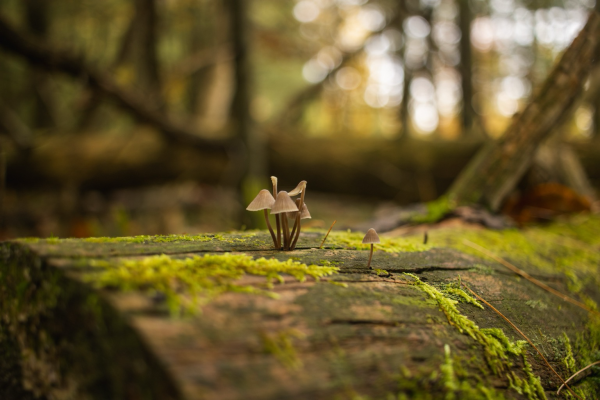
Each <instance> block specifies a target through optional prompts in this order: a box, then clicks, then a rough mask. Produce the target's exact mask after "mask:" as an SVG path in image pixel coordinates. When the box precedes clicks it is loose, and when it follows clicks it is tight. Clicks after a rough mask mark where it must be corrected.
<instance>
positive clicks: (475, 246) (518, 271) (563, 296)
mask: <svg viewBox="0 0 600 400" xmlns="http://www.w3.org/2000/svg"><path fill="white" fill-rule="evenodd" d="M463 243H464V244H466V245H467V246H469V247H471V248H473V249H475V250H478V251H480V252H482V253H483V254H485V255H486V256H488V257H490V258H493V259H494V260H496V261H498V262H499V263H500V264H502V265H504V266H505V267H506V268H508V269H510V270H511V271H513V272H514V273H515V274H518V275H521V276H522V277H523V278H525V279H527V280H528V281H529V282H531V283H533V284H534V285H537V286H539V287H541V288H542V289H544V290H546V291H548V292H550V293H552V294H553V295H555V296H557V297H560V298H561V299H563V300H564V301H568V302H569V303H571V304H574V305H576V306H577V307H580V308H583V309H584V310H586V311H588V312H591V313H593V314H596V315H598V316H600V312H598V311H596V310H592V309H591V308H589V307H588V306H586V305H585V304H583V303H581V302H579V301H577V300H575V299H573V298H571V297H569V296H567V295H566V294H563V293H561V292H559V291H558V290H556V289H553V288H551V287H550V286H548V285H546V284H545V283H542V282H540V281H538V280H537V279H535V278H534V277H533V276H531V275H529V274H528V273H527V272H525V271H523V270H522V269H519V268H517V267H515V266H514V265H512V264H511V263H509V262H508V261H506V260H504V259H503V258H500V257H498V256H496V255H494V254H493V253H492V252H491V251H489V250H487V249H486V248H484V247H481V246H480V245H478V244H476V243H473V242H471V241H470V240H467V239H464V240H463Z"/></svg>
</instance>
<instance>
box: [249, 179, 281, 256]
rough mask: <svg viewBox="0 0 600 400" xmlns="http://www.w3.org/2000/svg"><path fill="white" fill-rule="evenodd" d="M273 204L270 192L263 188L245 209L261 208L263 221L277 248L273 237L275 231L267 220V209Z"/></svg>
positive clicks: (258, 209)
mask: <svg viewBox="0 0 600 400" xmlns="http://www.w3.org/2000/svg"><path fill="white" fill-rule="evenodd" d="M274 204H275V199H274V198H273V196H272V195H271V193H270V192H269V191H268V190H267V189H263V190H261V191H260V192H258V194H257V195H256V197H255V198H254V200H252V202H250V204H248V207H246V210H248V211H260V210H263V211H264V213H265V221H267V226H268V227H269V232H270V233H271V238H272V239H273V244H274V245H275V248H277V238H276V237H275V232H273V228H272V227H271V222H270V221H269V214H268V213H267V210H269V209H270V208H271V207H273V205H274Z"/></svg>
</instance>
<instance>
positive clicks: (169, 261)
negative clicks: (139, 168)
mask: <svg viewBox="0 0 600 400" xmlns="http://www.w3.org/2000/svg"><path fill="white" fill-rule="evenodd" d="M324 233H325V232H324V231H319V232H309V233H303V234H302V235H301V237H300V241H299V243H298V248H297V250H296V251H293V252H281V251H274V250H272V249H271V247H272V244H271V243H270V242H271V241H270V236H269V234H268V232H259V233H247V232H240V233H230V234H221V235H195V236H187V235H182V236H158V237H137V238H112V239H111V238H92V239H87V240H86V239H80V240H75V239H67V240H59V239H47V240H38V239H24V240H17V241H13V242H8V243H2V244H0V273H1V274H2V279H0V313H1V315H2V316H3V318H2V319H1V320H0V327H1V328H2V330H1V332H2V335H1V336H0V351H1V352H2V353H1V354H2V357H0V371H3V372H4V373H3V374H1V375H0V382H2V383H3V384H2V385H0V397H2V398H3V399H5V398H8V399H11V397H9V395H10V394H11V393H12V395H13V396H14V397H12V398H15V399H24V398H32V397H33V396H34V395H36V396H38V397H42V398H53V399H59V400H60V399H73V398H85V399H207V400H210V399H250V398H251V399H281V398H286V399H305V398H311V399H330V398H340V399H346V398H347V399H350V398H358V397H361V398H365V397H369V398H392V397H393V398H431V399H448V398H460V399H463V398H464V399H468V398H471V399H479V398H486V397H492V398H500V396H504V398H521V397H520V395H519V393H521V394H522V393H530V394H529V398H532V399H542V398H546V396H547V397H548V398H555V396H554V395H553V393H554V392H555V391H556V390H557V389H558V386H560V381H559V380H558V378H557V377H556V376H555V375H553V374H551V373H550V372H549V370H548V368H547V366H546V365H545V363H544V362H543V361H542V359H541V358H540V357H539V355H537V353H536V352H535V350H534V349H533V348H532V347H530V346H528V345H526V344H523V343H520V344H519V343H518V342H517V341H518V340H522V339H523V338H522V337H521V336H519V335H518V334H517V333H516V331H515V330H513V329H512V328H511V327H510V326H509V325H508V324H507V323H506V322H504V320H503V319H502V318H501V317H500V316H499V315H497V314H496V313H495V312H493V311H492V310H491V309H490V308H489V307H488V306H482V305H480V304H479V305H478V304H477V302H476V301H474V300H473V298H472V297H471V295H470V292H469V291H468V289H466V288H465V287H464V286H462V289H461V284H464V285H466V286H468V287H470V288H471V289H472V290H473V291H475V292H476V293H477V294H479V295H480V296H482V297H483V298H484V299H486V300H487V301H488V302H490V303H491V304H492V305H493V306H494V307H495V308H496V309H498V310H499V311H500V312H502V313H503V314H504V315H505V316H506V317H507V318H509V319H510V320H511V321H512V322H513V323H514V324H516V326H518V327H519V328H520V329H521V330H522V331H523V332H524V333H525V334H526V335H527V336H528V337H529V338H530V339H532V340H533V341H534V342H535V343H537V346H538V347H539V348H540V350H541V351H542V352H543V354H544V356H545V357H546V358H547V359H548V360H549V361H550V362H551V363H552V365H553V367H554V369H555V370H557V371H558V373H559V374H560V375H561V376H562V377H563V379H566V378H567V377H568V376H569V375H570V374H571V373H573V372H575V371H576V370H577V369H579V368H582V367H583V366H585V365H587V364H588V363H590V362H592V361H596V359H594V358H593V357H594V354H597V353H598V351H600V340H599V337H600V336H599V333H600V332H599V331H598V329H599V328H598V326H599V325H598V323H599V321H600V319H599V318H600V317H598V316H597V315H596V314H597V312H588V311H586V310H584V309H581V308H578V307H576V306H575V305H574V304H572V303H570V302H566V301H564V300H563V299H562V298H559V297H556V296H554V295H552V294H550V293H548V292H546V291H544V290H542V289H541V288H540V287H538V286H535V285H533V284H532V283H531V282H529V281H528V280H526V279H523V278H521V277H519V276H516V275H515V274H513V273H512V272H510V271H509V270H507V269H506V268H505V267H503V266H502V265H500V264H499V263H498V262H495V261H492V260H491V259H485V258H481V257H480V254H478V253H475V251H474V250H473V249H472V248H471V247H469V246H466V245H464V244H463V240H464V239H469V240H471V241H474V242H477V244H479V245H481V246H484V247H486V248H487V249H488V250H489V251H492V252H493V253H494V254H496V255H498V256H500V257H504V258H507V259H509V260H510V261H511V262H512V263H513V264H515V265H517V266H518V267H519V268H521V269H523V270H526V271H527V272H528V273H529V274H530V275H533V276H534V277H535V278H536V279H538V280H541V281H543V282H544V283H546V284H548V285H550V286H552V287H553V288H555V289H557V290H559V291H562V292H564V293H568V295H570V296H572V297H575V298H576V299H577V300H581V301H584V302H585V303H586V304H587V305H588V306H593V304H595V303H597V302H599V301H600V275H599V273H598V269H597V265H598V262H599V261H600V259H599V255H598V245H599V244H600V242H599V241H598V237H600V221H599V220H598V217H593V218H591V217H590V219H587V220H586V219H582V218H579V219H577V220H573V221H570V222H561V223H557V224H554V225H551V226H548V227H546V228H532V229H530V230H525V231H522V232H518V231H507V232H491V231H487V230H485V229H468V228H459V230H456V229H452V228H446V229H441V230H430V231H429V241H428V244H426V245H424V244H421V243H422V238H421V236H417V237H402V238H393V237H382V239H383V241H382V243H381V244H378V245H375V250H376V251H375V253H374V255H373V261H372V267H373V269H369V268H367V267H366V263H367V258H368V255H369V251H368V249H369V247H368V246H369V245H363V244H362V243H361V239H362V236H363V235H362V234H358V233H346V232H340V231H337V232H336V231H334V232H332V233H331V234H330V236H329V238H328V239H327V241H326V242H325V246H324V248H323V249H319V248H318V246H319V244H320V242H321V240H322V238H323V236H324ZM557 233H559V235H558V234H557ZM239 252H245V253H246V254H249V256H244V255H240V253H239ZM159 254H160V255H159ZM204 256H211V257H212V258H204ZM261 257H266V258H269V259H271V258H273V259H274V260H271V261H261V260H260V259H261ZM292 260H294V262H300V263H303V264H306V265H312V264H314V265H313V266H311V267H310V268H309V267H306V266H303V265H299V264H293V263H292ZM267 273H268V274H269V276H270V279H274V278H275V277H277V276H279V280H278V279H274V282H275V284H274V285H272V286H271V285H268V284H267V282H268V280H269V279H265V274H267ZM405 273H409V274H412V275H406V274H405ZM314 276H320V277H321V279H320V280H319V281H318V282H316V281H315V279H314ZM294 277H295V278H294ZM304 278H306V280H304ZM182 313H183V314H182ZM574 357H575V358H574ZM593 373H594V372H593ZM595 373H597V372H595ZM9 377H10V379H9ZM5 381H8V382H5ZM572 386H573V387H574V388H575V389H576V390H578V391H579V393H580V394H581V395H586V396H590V397H587V398H593V396H594V394H597V393H598V391H599V390H600V384H599V383H598V381H597V379H593V377H589V376H588V374H583V375H581V376H579V377H578V378H577V379H575V380H574V381H573V382H572ZM15 393H16V395H15ZM486 393H487V394H486Z"/></svg>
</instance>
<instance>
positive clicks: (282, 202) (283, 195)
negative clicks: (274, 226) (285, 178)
mask: <svg viewBox="0 0 600 400" xmlns="http://www.w3.org/2000/svg"><path fill="white" fill-rule="evenodd" d="M294 211H298V206H296V204H295V203H294V200H292V198H291V197H290V196H289V195H288V194H287V192H285V191H281V192H279V193H277V200H275V203H274V204H273V206H272V207H271V214H275V215H276V214H281V213H288V212H294ZM281 225H282V229H283V248H284V250H288V249H289V245H290V231H289V225H288V223H287V218H285V214H284V215H283V216H282V218H281Z"/></svg>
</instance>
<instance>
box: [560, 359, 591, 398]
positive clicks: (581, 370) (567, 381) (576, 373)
mask: <svg viewBox="0 0 600 400" xmlns="http://www.w3.org/2000/svg"><path fill="white" fill-rule="evenodd" d="M599 364H600V361H596V362H593V363H591V364H590V365H588V366H587V367H583V368H581V369H580V370H579V371H577V372H575V373H574V374H573V375H571V377H570V378H569V379H567V380H566V381H565V383H564V384H562V385H561V386H560V387H559V388H558V391H557V392H556V395H557V396H558V395H559V394H560V391H561V389H562V388H563V387H564V386H565V384H567V383H569V381H570V380H571V379H573V378H575V377H576V376H577V375H579V373H580V372H583V371H585V370H586V369H588V368H591V367H593V366H594V365H599Z"/></svg>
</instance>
